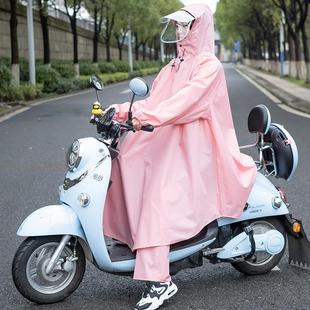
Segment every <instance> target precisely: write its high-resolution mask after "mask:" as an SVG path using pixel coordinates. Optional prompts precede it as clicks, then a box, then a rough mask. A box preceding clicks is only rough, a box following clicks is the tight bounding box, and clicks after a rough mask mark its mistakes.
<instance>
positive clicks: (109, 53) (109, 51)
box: [105, 39, 111, 62]
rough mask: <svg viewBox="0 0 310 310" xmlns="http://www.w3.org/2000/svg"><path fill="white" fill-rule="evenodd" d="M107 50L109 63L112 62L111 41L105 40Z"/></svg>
mask: <svg viewBox="0 0 310 310" xmlns="http://www.w3.org/2000/svg"><path fill="white" fill-rule="evenodd" d="M105 48H106V52H107V61H108V62H111V50H110V39H106V40H105Z"/></svg>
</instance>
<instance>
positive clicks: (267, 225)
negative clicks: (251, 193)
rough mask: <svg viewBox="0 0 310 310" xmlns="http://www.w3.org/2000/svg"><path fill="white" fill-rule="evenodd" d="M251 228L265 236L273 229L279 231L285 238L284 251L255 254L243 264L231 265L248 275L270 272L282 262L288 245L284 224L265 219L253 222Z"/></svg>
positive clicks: (276, 220)
mask: <svg viewBox="0 0 310 310" xmlns="http://www.w3.org/2000/svg"><path fill="white" fill-rule="evenodd" d="M247 224H250V226H251V227H252V229H253V230H254V234H263V233H266V232H267V231H269V230H271V229H275V230H278V231H279V232H280V233H281V234H282V235H283V237H284V240H285V244H284V247H283V250H282V251H281V252H280V253H278V254H276V255H271V254H268V253H266V252H255V253H254V256H253V257H252V258H248V259H246V260H245V261H243V262H238V263H231V265H232V266H233V267H234V268H235V269H236V270H238V271H239V272H241V273H244V274H246V275H259V274H264V273H267V272H270V271H271V270H272V269H273V268H274V267H275V266H276V265H277V264H278V263H279V261H280V260H281V258H282V256H283V254H284V251H285V245H286V232H285V228H284V226H283V224H282V222H281V221H280V220H278V219H275V218H273V219H271V218H264V219H259V220H255V221H252V222H250V223H247Z"/></svg>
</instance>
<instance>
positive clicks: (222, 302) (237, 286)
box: [0, 66, 310, 310]
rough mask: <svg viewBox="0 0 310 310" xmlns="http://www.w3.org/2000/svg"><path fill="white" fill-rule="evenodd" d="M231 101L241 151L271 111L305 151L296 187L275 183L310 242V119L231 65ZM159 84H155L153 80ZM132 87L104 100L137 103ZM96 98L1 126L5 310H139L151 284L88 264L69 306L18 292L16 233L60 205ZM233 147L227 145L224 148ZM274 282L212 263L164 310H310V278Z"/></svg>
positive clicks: (60, 103)
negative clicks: (258, 111) (71, 157)
mask: <svg viewBox="0 0 310 310" xmlns="http://www.w3.org/2000/svg"><path fill="white" fill-rule="evenodd" d="M225 70H226V78H227V82H228V87H229V95H230V99H231V106H232V111H233V116H234V122H235V126H236V132H237V136H238V140H239V143H240V144H248V143H250V142H252V141H253V140H254V137H253V136H251V135H250V134H249V133H248V131H247V115H248V113H249V111H250V109H251V108H252V107H253V106H255V105H257V104H261V103H263V104H266V105H267V106H268V108H269V109H270V112H271V115H272V119H273V122H276V123H281V124H284V125H285V127H286V128H287V129H288V130H289V132H290V133H291V134H292V136H293V137H294V139H295V141H296V143H297V145H298V147H299V168H298V170H297V172H296V175H295V177H294V178H293V180H292V181H291V182H290V183H286V182H283V181H280V180H275V183H276V184H280V185H281V186H283V188H284V189H285V190H286V192H287V195H288V200H289V201H290V202H291V211H292V212H293V214H294V215H295V216H296V217H300V218H302V219H303V222H304V225H305V227H306V231H307V233H308V235H310V208H309V202H310V191H309V184H310V165H309V162H308V161H309V153H310V139H309V132H310V131H309V129H310V119H307V118H303V117H300V116H296V115H293V114H290V113H288V112H286V111H284V110H282V109H280V108H279V107H277V106H276V105H275V104H274V103H273V102H272V101H271V100H270V99H268V98H267V97H266V96H265V95H264V94H262V93H261V92H260V91H259V90H258V89H256V88H255V87H254V86H253V85H252V84H250V83H249V82H248V81H247V80H246V79H244V78H243V77H242V76H240V75H239V74H238V73H237V72H236V71H235V70H234V69H233V68H232V67H231V66H226V69H225ZM148 80H149V82H151V80H152V78H149V79H148ZM126 89H127V83H120V84H117V85H112V86H108V87H107V88H106V89H105V90H104V91H103V93H101V95H100V96H101V98H102V101H103V102H104V103H105V105H109V104H112V103H119V102H123V101H126V100H128V99H129V93H128V92H127V93H126V91H125V90H126ZM94 100H95V93H94V92H93V91H90V92H88V93H85V94H82V95H77V96H72V97H69V98H64V99H58V100H54V101H50V102H47V103H45V104H42V105H39V106H35V107H33V108H31V109H30V110H28V111H26V112H24V113H21V114H18V115H16V116H15V117H13V118H11V119H9V120H6V121H4V122H1V123H0V185H1V186H0V221H1V222H0V223H1V226H0V230H1V234H0V242H1V248H0V249H1V251H0V259H1V265H0V266H1V272H0V309H14V310H15V309H37V310H38V309H40V310H45V309H52V310H64V309H68V310H69V309H70V310H71V309H72V310H76V309H132V308H133V306H134V304H135V303H136V301H137V300H138V299H139V298H140V294H141V290H142V287H143V283H140V282H137V281H133V280H132V279H130V278H127V277H120V276H112V275H109V274H105V273H103V272H100V271H99V270H97V269H96V268H95V267H94V266H92V265H90V264H88V266H87V270H86V273H85V276H84V279H83V281H82V283H81V285H80V287H79V288H78V289H77V290H76V291H75V292H74V294H73V295H72V296H71V297H69V298H68V299H67V300H65V301H64V302H61V303H58V304H53V305H46V306H37V305H35V304H32V303H30V302H28V301H27V300H25V299H24V298H23V297H22V296H21V295H20V294H19V293H18V292H17V290H16V289H15V287H14V285H13V282H12V278H11V262H12V258H13V256H14V253H15V251H16V249H17V247H18V245H19V244H20V243H21V241H22V239H21V238H20V237H18V236H16V230H17V228H18V226H19V225H20V224H21V222H22V220H23V219H24V218H25V217H26V216H27V215H28V214H29V213H31V212H32V211H34V210H36V209H37V208H39V207H41V206H44V205H48V204H54V203H57V202H58V197H57V187H58V185H59V184H61V183H62V182H63V178H64V174H65V170H66V168H65V153H66V150H67V148H68V146H69V145H70V143H71V142H72V141H73V139H75V138H78V137H86V136H94V135H96V132H95V128H94V127H92V125H90V124H89V122H88V120H89V116H90V110H91V103H92V102H93V101H94ZM223 143H225V141H223ZM278 267H279V270H276V271H272V272H271V273H269V274H267V275H262V276H255V277H253V276H252V277H247V276H244V275H242V274H240V273H238V272H237V271H236V270H234V269H233V268H232V267H231V266H230V265H229V264H219V265H215V266H214V265H211V264H208V263H206V264H204V266H202V267H200V268H196V269H193V270H184V271H182V272H180V273H179V274H178V275H177V276H175V278H174V281H175V282H176V284H177V285H178V287H179V293H178V294H177V295H176V296H175V297H174V298H173V299H172V300H171V301H169V302H168V303H167V304H166V305H165V306H164V307H163V309H221V310H223V309H244V310H245V309H247V310H248V309H310V271H306V270H302V269H297V268H295V267H292V266H289V265H288V263H287V254H286V255H285V257H283V259H282V260H281V262H280V263H279V265H278Z"/></svg>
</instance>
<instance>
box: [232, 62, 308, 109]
mask: <svg viewBox="0 0 310 310" xmlns="http://www.w3.org/2000/svg"><path fill="white" fill-rule="evenodd" d="M237 69H238V70H240V71H241V72H242V73H244V74H246V75H247V76H248V77H250V78H251V79H252V80H254V81H255V82H256V83H258V84H259V85H261V86H263V87H264V88H266V89H267V90H268V91H269V92H270V93H272V94H273V95H274V96H276V97H277V98H279V99H280V100H281V101H282V102H283V103H285V104H287V105H288V106H290V107H292V108H294V109H296V110H299V111H302V112H306V113H309V114H310V89H307V88H305V87H301V86H299V85H296V84H294V83H291V82H289V81H287V80H285V79H281V78H280V77H277V76H275V75H271V74H268V73H264V72H262V71H259V70H255V69H253V68H250V67H248V66H244V65H237Z"/></svg>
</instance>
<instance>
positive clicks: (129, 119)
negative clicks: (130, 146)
mask: <svg viewBox="0 0 310 310" xmlns="http://www.w3.org/2000/svg"><path fill="white" fill-rule="evenodd" d="M134 99H135V94H133V95H132V98H131V102H130V106H129V111H128V122H130V123H131V122H132V112H131V107H132V104H133V101H134Z"/></svg>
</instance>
